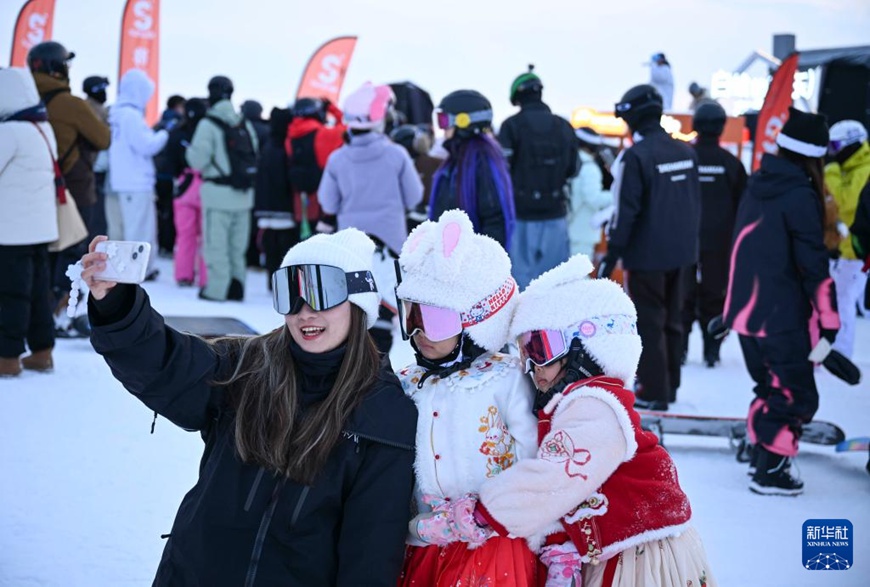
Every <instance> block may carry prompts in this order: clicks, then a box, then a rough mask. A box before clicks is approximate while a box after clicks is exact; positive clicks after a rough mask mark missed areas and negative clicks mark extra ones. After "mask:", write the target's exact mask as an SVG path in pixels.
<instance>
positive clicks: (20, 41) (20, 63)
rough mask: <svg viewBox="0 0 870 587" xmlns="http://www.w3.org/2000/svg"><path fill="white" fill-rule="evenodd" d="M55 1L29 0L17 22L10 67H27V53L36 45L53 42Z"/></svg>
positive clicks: (22, 8) (19, 14)
mask: <svg viewBox="0 0 870 587" xmlns="http://www.w3.org/2000/svg"><path fill="white" fill-rule="evenodd" d="M53 24H54V0H28V1H27V2H25V3H24V6H22V7H21V11H19V13H18V18H17V19H16V20H15V33H14V36H13V37H12V55H10V57H9V66H10V67H27V52H28V51H30V48H31V47H33V46H34V45H38V44H40V43H42V42H44V41H50V40H51V30H52V25H53Z"/></svg>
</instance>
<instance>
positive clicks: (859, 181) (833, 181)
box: [825, 120, 870, 357]
mask: <svg viewBox="0 0 870 587" xmlns="http://www.w3.org/2000/svg"><path fill="white" fill-rule="evenodd" d="M828 155H830V156H831V158H832V159H833V161H832V162H831V163H828V165H827V166H825V186H826V187H827V188H828V191H830V192H831V194H832V195H833V196H834V200H835V201H836V202H837V209H838V211H839V223H838V224H839V225H840V226H841V233H842V234H844V235H846V237H845V238H843V240H842V241H841V242H840V248H839V256H838V257H837V258H836V259H834V260H833V261H831V277H833V278H834V283H836V284H837V307H838V308H842V310H843V312H842V314H841V315H840V332H839V333H838V334H837V339H836V340H835V341H834V348H835V349H836V350H838V351H840V352H841V353H843V354H844V355H845V356H847V357H851V356H852V353H853V351H854V346H855V311H854V308H855V304H856V302H857V301H858V300H859V298H860V296H861V291H862V289H863V286H864V281H865V279H864V276H863V275H862V274H861V267H862V266H863V261H862V260H861V257H859V256H858V255H857V254H856V251H855V247H854V245H853V243H852V239H851V238H849V236H850V235H849V228H850V227H851V226H852V224H853V223H854V222H855V213H856V211H857V209H858V198H859V196H860V195H861V190H862V189H864V186H866V185H867V184H868V180H870V146H868V144H867V129H866V128H864V125H863V124H861V123H860V122H858V121H857V120H841V121H840V122H837V123H835V124H834V125H833V126H831V139H830V142H829V143H828Z"/></svg>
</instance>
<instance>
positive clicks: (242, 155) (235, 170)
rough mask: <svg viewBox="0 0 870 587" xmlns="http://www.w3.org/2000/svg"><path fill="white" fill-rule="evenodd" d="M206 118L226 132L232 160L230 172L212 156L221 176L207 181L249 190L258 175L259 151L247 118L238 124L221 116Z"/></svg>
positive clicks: (225, 135)
mask: <svg viewBox="0 0 870 587" xmlns="http://www.w3.org/2000/svg"><path fill="white" fill-rule="evenodd" d="M206 118H208V119H209V120H211V121H212V122H213V123H215V124H216V125H217V126H218V128H220V129H221V131H223V133H224V144H225V145H226V149H227V155H228V156H229V160H230V170H229V173H227V172H226V171H224V170H223V169H221V168H220V167H218V164H217V162H216V161H215V160H214V157H212V161H211V162H212V165H214V166H215V168H217V170H218V171H219V172H220V174H221V177H216V178H209V179H208V180H206V181H210V182H212V183H216V184H218V185H228V186H230V187H232V188H233V189H236V190H248V189H251V188H252V187H254V178H255V177H256V175H257V151H256V150H255V149H254V141H253V140H252V139H251V134H250V132H248V126H247V124H246V122H245V119H242V121H241V122H239V124H238V125H236V126H230V125H229V124H227V123H226V122H224V121H223V120H221V119H220V118H217V117H215V116H211V115H206Z"/></svg>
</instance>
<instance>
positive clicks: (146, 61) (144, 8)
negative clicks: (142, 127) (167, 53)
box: [118, 0, 160, 125]
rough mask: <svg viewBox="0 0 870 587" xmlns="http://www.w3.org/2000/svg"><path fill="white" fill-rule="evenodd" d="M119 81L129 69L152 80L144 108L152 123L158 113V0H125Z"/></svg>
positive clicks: (148, 120)
mask: <svg viewBox="0 0 870 587" xmlns="http://www.w3.org/2000/svg"><path fill="white" fill-rule="evenodd" d="M119 61H120V67H119V68H118V81H119V82H120V80H121V78H122V77H124V74H125V73H127V72H128V71H129V70H131V69H141V70H142V71H144V72H145V74H146V75H147V76H148V77H149V78H150V79H151V81H152V82H154V95H153V96H151V99H150V100H149V101H148V105H147V106H146V108H145V120H146V121H147V122H148V124H151V125H153V124H155V123H156V122H157V118H158V116H159V115H160V112H159V107H158V98H157V94H158V93H159V88H160V79H159V76H160V0H127V5H126V6H125V7H124V17H123V18H122V20H121V58H120V60H119Z"/></svg>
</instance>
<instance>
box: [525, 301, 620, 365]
mask: <svg viewBox="0 0 870 587" xmlns="http://www.w3.org/2000/svg"><path fill="white" fill-rule="evenodd" d="M602 334H634V335H636V334H637V320H636V319H635V318H633V317H632V316H627V315H624V314H613V315H609V316H595V317H592V318H588V319H586V320H583V321H581V322H579V323H577V324H574V325H572V326H569V327H568V328H565V329H555V328H554V329H544V330H531V331H529V332H524V333H522V334H521V335H519V336H518V337H517V346H518V347H519V350H520V360H521V361H522V364H523V368H524V369H525V372H526V373H529V372H530V371H532V370H533V369H534V366H535V365H536V366H538V367H546V366H547V365H551V364H553V363H554V362H556V361H558V360H559V359H561V358H562V357H564V356H565V355H567V354H568V351H570V350H571V341H572V340H574V339H575V338H578V339H580V340H581V341H583V340H587V339H590V338H592V337H594V336H600V335H602Z"/></svg>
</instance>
